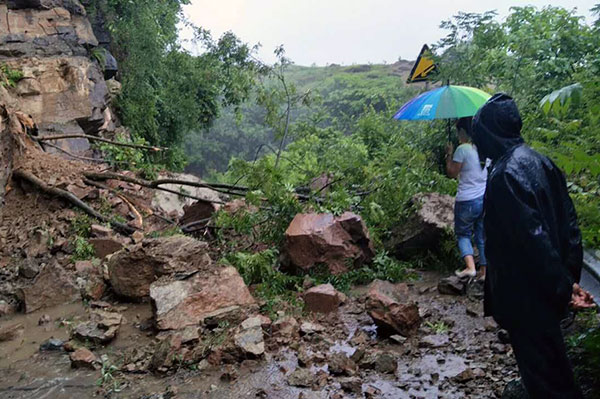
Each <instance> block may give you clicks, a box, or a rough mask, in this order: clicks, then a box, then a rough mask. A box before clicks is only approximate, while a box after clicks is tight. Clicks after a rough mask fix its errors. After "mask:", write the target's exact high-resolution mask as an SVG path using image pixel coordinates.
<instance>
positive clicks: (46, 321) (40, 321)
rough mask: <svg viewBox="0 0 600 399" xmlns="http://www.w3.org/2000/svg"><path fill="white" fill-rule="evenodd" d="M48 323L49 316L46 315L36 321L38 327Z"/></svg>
mask: <svg viewBox="0 0 600 399" xmlns="http://www.w3.org/2000/svg"><path fill="white" fill-rule="evenodd" d="M48 323H50V316H49V315H47V314H44V315H42V317H40V319H39V320H38V326H42V325H44V324H48Z"/></svg>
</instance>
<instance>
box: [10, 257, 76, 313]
mask: <svg viewBox="0 0 600 399" xmlns="http://www.w3.org/2000/svg"><path fill="white" fill-rule="evenodd" d="M21 295H22V297H23V303H24V304H25V312H26V313H31V312H35V311H36V310H39V309H42V308H46V307H52V306H56V305H62V304H63V303H68V302H75V301H76V300H78V299H81V296H80V294H79V289H78V288H77V286H76V285H75V284H74V283H73V282H72V281H71V279H70V278H69V275H68V274H67V272H65V270H64V269H63V268H62V267H60V266H59V265H58V264H48V265H46V266H45V267H44V268H43V269H42V271H41V272H40V273H39V274H38V275H37V277H36V278H35V280H33V284H31V285H30V286H28V287H25V288H22V289H21Z"/></svg>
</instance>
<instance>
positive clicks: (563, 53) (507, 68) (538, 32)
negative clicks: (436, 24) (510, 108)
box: [433, 6, 600, 245]
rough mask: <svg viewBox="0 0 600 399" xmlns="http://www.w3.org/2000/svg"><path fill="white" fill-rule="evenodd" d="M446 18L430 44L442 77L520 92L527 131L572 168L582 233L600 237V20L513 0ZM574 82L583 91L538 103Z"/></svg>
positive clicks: (597, 240)
mask: <svg viewBox="0 0 600 399" xmlns="http://www.w3.org/2000/svg"><path fill="white" fill-rule="evenodd" d="M598 11H600V8H599V7H598V6H596V8H595V12H596V14H597V13H598ZM441 26H442V27H443V28H446V29H448V30H449V34H448V35H447V36H446V37H445V38H443V39H442V40H440V41H439V42H438V43H437V44H436V45H435V46H433V48H434V50H435V51H437V54H438V62H439V64H440V67H441V68H440V71H441V73H440V75H439V77H438V78H439V79H440V80H441V81H444V82H445V81H446V80H450V81H451V82H452V83H456V84H466V85H470V86H476V87H480V88H483V89H486V90H488V91H492V90H493V91H505V92H507V93H509V94H511V95H512V96H513V97H514V98H515V99H516V101H517V103H518V104H519V108H520V109H521V113H522V116H523V120H524V130H523V135H524V136H525V139H526V140H527V142H528V143H530V144H531V145H532V146H533V147H534V148H536V149H538V150H539V151H541V152H542V153H544V154H546V155H548V156H550V157H551V158H552V159H553V160H554V161H555V162H556V163H557V165H558V166H559V167H561V168H562V169H563V171H564V172H565V173H566V174H567V178H568V180H569V182H570V183H569V186H570V189H571V192H572V194H573V198H574V200H575V203H576V205H577V209H578V212H579V217H580V222H581V226H582V230H583V233H584V239H585V240H586V242H587V243H588V244H590V245H598V244H600V225H599V224H598V221H600V197H599V196H600V184H599V177H600V118H599V111H600V102H599V101H598V100H599V99H600V79H599V77H598V72H599V71H600V69H599V68H600V61H599V60H600V47H599V44H600V31H599V23H598V21H596V23H595V24H594V25H593V26H589V25H586V24H585V23H584V22H583V19H582V17H579V16H577V15H576V14H575V13H574V12H573V11H568V10H565V9H563V8H559V7H545V8H543V9H541V10H538V9H536V8H534V7H514V8H512V9H511V13H510V15H509V16H508V17H507V18H506V19H505V20H504V21H499V20H498V19H497V18H496V17H495V13H493V12H488V13H484V14H470V13H459V14H458V15H457V16H455V17H454V18H453V19H451V20H448V21H445V22H443V23H442V25H441ZM575 83H579V84H580V86H581V87H582V89H581V91H579V90H572V89H573V87H571V89H564V90H565V91H566V92H565V93H563V100H566V101H565V102H564V103H561V106H556V107H552V109H550V107H548V105H546V106H544V107H540V100H542V99H543V98H544V97H545V96H547V95H548V94H550V93H551V92H553V91H554V90H558V89H561V88H563V87H565V86H570V85H573V84H575ZM570 97H573V99H572V100H571V99H570ZM580 97H581V98H580ZM544 109H545V110H546V112H543V110H544Z"/></svg>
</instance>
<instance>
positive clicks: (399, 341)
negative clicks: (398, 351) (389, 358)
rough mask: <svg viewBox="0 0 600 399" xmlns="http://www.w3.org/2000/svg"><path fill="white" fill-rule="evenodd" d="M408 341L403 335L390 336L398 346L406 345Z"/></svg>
mask: <svg viewBox="0 0 600 399" xmlns="http://www.w3.org/2000/svg"><path fill="white" fill-rule="evenodd" d="M406 339H407V338H406V337H403V336H402V335H398V334H395V335H391V336H390V340H391V341H393V342H395V343H397V344H403V343H405V342H406Z"/></svg>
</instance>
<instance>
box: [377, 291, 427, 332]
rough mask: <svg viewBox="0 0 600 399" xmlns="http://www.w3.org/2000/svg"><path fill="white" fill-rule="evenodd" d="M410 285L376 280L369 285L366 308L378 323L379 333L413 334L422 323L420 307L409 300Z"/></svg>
mask: <svg viewBox="0 0 600 399" xmlns="http://www.w3.org/2000/svg"><path fill="white" fill-rule="evenodd" d="M407 296H408V287H406V286H405V285H402V284H398V285H394V284H391V283H386V282H383V281H379V280H376V281H374V282H373V283H371V285H370V286H369V291H368V293H367V300H366V308H367V310H368V313H369V316H371V318H372V319H373V321H374V322H375V324H376V325H377V334H378V335H379V336H381V337H389V336H391V335H394V334H397V333H399V334H401V335H404V336H408V335H411V334H412V333H414V332H415V331H416V330H417V329H418V328H419V326H420V325H421V316H420V314H419V307H418V306H417V305H416V304H415V303H411V302H409V300H408V297H407Z"/></svg>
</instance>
